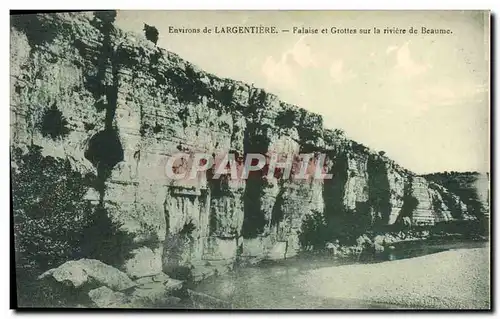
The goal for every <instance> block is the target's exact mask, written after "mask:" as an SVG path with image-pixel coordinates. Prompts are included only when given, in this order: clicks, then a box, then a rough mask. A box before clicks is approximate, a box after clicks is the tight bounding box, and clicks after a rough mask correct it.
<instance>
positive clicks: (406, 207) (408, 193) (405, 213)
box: [398, 175, 419, 224]
mask: <svg viewBox="0 0 500 319" xmlns="http://www.w3.org/2000/svg"><path fill="white" fill-rule="evenodd" d="M412 183H413V178H412V177H411V175H410V176H409V177H408V182H407V183H405V186H404V190H403V206H402V207H401V211H400V212H399V215H398V221H399V223H400V224H402V223H403V218H404V217H409V218H411V217H412V216H413V212H414V211H415V209H416V208H417V207H418V204H419V202H418V199H417V198H416V197H415V196H413V194H412Z"/></svg>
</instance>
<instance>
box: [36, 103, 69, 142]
mask: <svg viewBox="0 0 500 319" xmlns="http://www.w3.org/2000/svg"><path fill="white" fill-rule="evenodd" d="M40 131H41V132H42V135H43V136H49V137H50V138H52V139H54V140H55V139H57V138H62V137H65V136H67V135H68V133H69V129H68V121H66V119H65V118H64V117H63V115H62V112H61V111H59V110H58V109H57V106H56V104H55V103H54V104H52V106H51V107H50V108H49V109H47V110H46V111H45V114H44V115H43V117H42V122H41V123H40Z"/></svg>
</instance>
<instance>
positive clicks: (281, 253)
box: [267, 241, 287, 260]
mask: <svg viewBox="0 0 500 319" xmlns="http://www.w3.org/2000/svg"><path fill="white" fill-rule="evenodd" d="M286 243H287V242H286V241H278V242H276V243H275V244H274V246H273V247H272V248H271V249H270V250H269V254H268V255H267V258H268V259H270V260H278V259H284V258H285V256H286Z"/></svg>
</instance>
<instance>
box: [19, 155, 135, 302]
mask: <svg viewBox="0 0 500 319" xmlns="http://www.w3.org/2000/svg"><path fill="white" fill-rule="evenodd" d="M12 156H13V160H14V162H15V163H16V164H17V169H13V170H12V171H11V175H12V176H11V177H12V178H11V180H12V211H13V215H14V239H15V256H16V279H17V285H18V300H19V303H20V304H21V305H22V306H24V305H29V304H32V303H34V302H36V303H37V304H35V305H40V304H42V303H41V302H40V300H46V301H47V298H51V297H50V296H52V295H53V294H52V293H48V292H46V291H45V290H47V289H49V287H45V286H43V284H41V283H39V282H38V281H37V280H36V278H37V276H39V275H40V274H41V273H42V272H44V271H46V270H48V269H50V268H54V267H58V266H59V265H61V264H62V263H64V262H66V261H68V260H74V259H80V258H94V259H99V260H101V261H103V262H105V263H107V264H110V265H113V266H120V265H122V264H123V262H124V260H125V259H126V258H129V255H128V252H129V251H130V250H131V248H133V238H132V236H130V235H129V234H127V233H125V232H123V231H120V230H119V228H120V225H117V224H115V223H113V222H112V221H111V219H110V218H109V217H108V214H107V212H106V211H105V210H104V209H103V207H102V206H101V205H98V206H97V207H93V206H92V205H91V203H90V202H89V201H87V200H85V199H84V196H85V194H86V192H87V190H88V189H89V187H90V186H91V185H92V184H93V183H94V181H95V176H94V175H93V174H81V173H79V172H75V171H74V170H73V169H72V167H71V163H70V162H69V160H67V159H56V158H53V157H50V156H47V157H44V156H42V154H41V148H40V147H37V146H31V147H29V149H28V152H27V153H26V154H22V151H21V150H20V149H14V150H13V154H12ZM49 290H50V289H49ZM63 295H65V294H63ZM66 297H70V296H66ZM54 298H55V297H54ZM58 298H59V297H58ZM55 299H57V298H55ZM47 302H48V303H49V304H50V302H49V301H47ZM61 302H63V303H64V300H63V301H61Z"/></svg>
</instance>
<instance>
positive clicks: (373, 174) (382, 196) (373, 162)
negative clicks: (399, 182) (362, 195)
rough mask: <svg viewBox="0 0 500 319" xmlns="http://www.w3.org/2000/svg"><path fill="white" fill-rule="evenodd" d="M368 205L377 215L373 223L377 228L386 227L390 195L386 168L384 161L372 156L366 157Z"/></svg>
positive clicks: (389, 209)
mask: <svg viewBox="0 0 500 319" xmlns="http://www.w3.org/2000/svg"><path fill="white" fill-rule="evenodd" d="M367 171H368V203H369V204H370V206H371V207H372V208H373V210H374V212H375V213H377V215H375V216H373V223H374V224H375V225H377V226H380V225H386V224H387V223H388V222H389V216H390V213H391V203H390V199H391V194H390V185H389V179H388V177H387V168H386V166H385V163H384V161H383V160H382V159H381V158H380V157H378V156H374V155H370V156H369V157H368V162H367Z"/></svg>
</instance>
